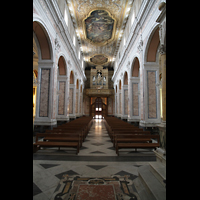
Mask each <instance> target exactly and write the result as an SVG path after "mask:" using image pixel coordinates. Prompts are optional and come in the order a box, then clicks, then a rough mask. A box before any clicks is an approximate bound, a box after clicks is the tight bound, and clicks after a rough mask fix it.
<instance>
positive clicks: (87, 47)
mask: <svg viewBox="0 0 200 200" xmlns="http://www.w3.org/2000/svg"><path fill="white" fill-rule="evenodd" d="M66 2H67V4H68V7H69V10H70V14H71V17H72V21H74V27H75V30H76V33H77V36H78V39H79V41H80V43H81V50H82V53H83V57H84V60H85V61H86V67H87V66H90V67H93V66H95V64H99V63H101V62H100V60H101V59H102V61H103V59H104V61H106V62H102V63H103V64H102V65H103V66H104V67H112V63H113V61H114V59H115V56H116V55H115V54H116V49H117V48H118V47H119V43H120V41H121V37H122V34H121V33H122V30H124V28H125V24H126V21H127V20H128V17H127V13H128V15H129V10H130V9H131V7H132V4H133V0H66ZM97 58H98V59H99V61H97ZM95 59H96V61H94V60H95Z"/></svg>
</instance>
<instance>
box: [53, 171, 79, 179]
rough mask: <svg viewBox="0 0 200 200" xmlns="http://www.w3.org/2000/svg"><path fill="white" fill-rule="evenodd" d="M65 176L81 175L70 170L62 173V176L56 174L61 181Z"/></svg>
mask: <svg viewBox="0 0 200 200" xmlns="http://www.w3.org/2000/svg"><path fill="white" fill-rule="evenodd" d="M64 174H68V175H79V174H78V173H76V172H75V171H73V170H69V171H66V172H62V173H60V174H56V175H55V176H56V177H57V178H59V179H61V178H62V176H63V175H64Z"/></svg>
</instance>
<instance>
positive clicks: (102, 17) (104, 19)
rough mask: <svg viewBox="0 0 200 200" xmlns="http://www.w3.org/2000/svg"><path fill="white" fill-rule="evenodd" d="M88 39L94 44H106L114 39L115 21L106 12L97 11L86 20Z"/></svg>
mask: <svg viewBox="0 0 200 200" xmlns="http://www.w3.org/2000/svg"><path fill="white" fill-rule="evenodd" d="M85 25H86V37H87V38H88V39H90V40H91V41H92V42H94V43H104V42H106V41H107V40H109V39H111V38H112V31H113V25H114V20H113V19H112V18H111V17H110V16H109V14H108V13H107V12H106V11H105V10H95V11H93V12H92V13H91V14H90V16H89V17H88V18H87V19H85Z"/></svg>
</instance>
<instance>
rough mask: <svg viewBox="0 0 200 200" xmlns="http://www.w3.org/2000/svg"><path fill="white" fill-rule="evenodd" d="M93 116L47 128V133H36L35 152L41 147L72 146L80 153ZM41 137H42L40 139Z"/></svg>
mask: <svg viewBox="0 0 200 200" xmlns="http://www.w3.org/2000/svg"><path fill="white" fill-rule="evenodd" d="M92 121H93V120H92V117H80V118H78V119H75V120H73V121H70V122H68V123H65V124H62V125H60V126H57V127H54V128H53V129H52V130H46V131H45V133H36V141H35V143H33V153H35V152H37V151H38V150H39V149H40V147H58V148H59V149H60V147H72V148H75V149H76V154H78V153H79V150H80V147H81V146H82V143H83V142H84V140H85V138H86V136H87V134H88V131H89V129H90V127H91V126H92ZM39 138H42V139H40V140H39Z"/></svg>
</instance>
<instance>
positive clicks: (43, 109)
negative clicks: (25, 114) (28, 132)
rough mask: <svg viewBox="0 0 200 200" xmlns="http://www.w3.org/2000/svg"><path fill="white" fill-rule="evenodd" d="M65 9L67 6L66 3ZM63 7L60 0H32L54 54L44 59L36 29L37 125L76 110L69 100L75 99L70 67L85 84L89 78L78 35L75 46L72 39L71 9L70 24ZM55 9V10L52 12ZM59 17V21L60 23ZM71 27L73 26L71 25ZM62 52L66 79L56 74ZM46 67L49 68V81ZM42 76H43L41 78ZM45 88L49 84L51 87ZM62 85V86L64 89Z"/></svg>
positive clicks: (50, 122)
mask: <svg viewBox="0 0 200 200" xmlns="http://www.w3.org/2000/svg"><path fill="white" fill-rule="evenodd" d="M65 9H68V8H67V7H66V4H65ZM61 10H62V9H61ZM61 10H60V8H59V6H58V3H57V1H50V0H47V1H43V0H34V1H33V22H37V23H39V24H40V25H41V27H42V28H43V29H44V32H45V34H46V36H47V40H48V43H49V47H50V54H51V59H50V60H42V58H41V50H40V45H39V42H38V40H37V36H36V35H35V34H34V33H33V37H34V40H35V41H36V45H37V49H38V80H39V84H38V87H37V100H36V116H35V121H34V125H56V124H57V120H64V121H66V120H67V119H68V118H69V112H71V113H73V112H75V103H74V104H73V106H69V104H68V103H69V102H71V101H73V100H74V99H75V92H73V96H71V99H70V98H69V97H70V89H69V84H68V80H69V74H70V73H69V71H71V70H73V72H74V74H76V79H77V78H78V79H79V80H81V82H82V83H83V84H84V81H85V80H86V76H85V74H84V68H83V66H82V60H83V58H82V55H80V59H79V56H78V53H79V43H78V42H77V38H76V42H75V44H76V46H74V44H73V41H72V39H71V38H72V37H71V35H74V28H73V23H72V21H71V17H70V15H69V11H68V10H67V12H66V13H67V15H68V22H67V23H68V25H67V24H66V21H65V19H64V18H63V15H62V13H61ZM52 13H54V14H53V15H52ZM58 21H59V23H57V22H58ZM69 27H70V30H69V29H68V28H69ZM61 55H62V56H63V57H64V59H65V63H66V65H67V70H66V71H67V75H66V77H65V79H62V80H61V79H60V78H61V77H59V76H57V65H58V61H59V58H60V56H61ZM47 69H50V71H49V73H50V76H49V79H48V81H47V75H48V74H47V71H46V70H47ZM43 70H45V71H43ZM45 72H46V74H45ZM41 76H43V78H42V79H41ZM58 79H59V80H58ZM67 79H68V80H67ZM59 81H65V83H63V84H65V86H64V85H62V83H59ZM46 88H49V90H47V89H46ZM59 88H61V90H60V89H59ZM72 89H73V88H72ZM71 93H72V90H71ZM63 113H64V115H63ZM73 114H74V113H73ZM75 117H76V116H75Z"/></svg>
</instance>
